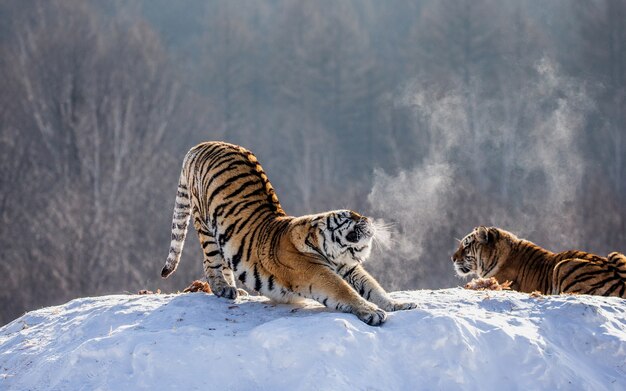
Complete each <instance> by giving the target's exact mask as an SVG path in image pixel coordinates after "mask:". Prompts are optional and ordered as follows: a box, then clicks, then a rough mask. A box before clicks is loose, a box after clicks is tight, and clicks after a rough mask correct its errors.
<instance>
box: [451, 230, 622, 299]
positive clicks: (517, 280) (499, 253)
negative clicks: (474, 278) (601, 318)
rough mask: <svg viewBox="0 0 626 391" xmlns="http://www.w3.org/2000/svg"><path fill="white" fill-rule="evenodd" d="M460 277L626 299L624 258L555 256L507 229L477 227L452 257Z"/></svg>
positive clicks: (567, 253) (573, 253)
mask: <svg viewBox="0 0 626 391" xmlns="http://www.w3.org/2000/svg"><path fill="white" fill-rule="evenodd" d="M452 261H453V262H454V268H455V270H456V272H457V274H458V275H460V276H468V275H471V274H476V275H478V276H479V277H482V278H489V277H495V278H496V279H497V280H498V281H500V282H504V281H511V289H515V290H518V291H522V292H529V293H530V292H534V291H539V292H541V293H543V294H560V293H580V294H589V295H600V296H619V297H622V298H626V256H624V254H620V253H617V252H613V253H611V254H609V256H608V257H607V258H604V257H600V256H597V255H594V254H589V253H586V252H583V251H565V252H561V253H553V252H550V251H548V250H545V249H543V248H541V247H539V246H537V245H535V244H534V243H531V242H529V241H527V240H524V239H518V238H517V237H516V236H515V235H513V234H512V233H510V232H507V231H505V230H502V229H499V228H494V227H490V228H487V227H477V228H475V229H474V230H473V231H472V232H471V233H470V234H469V235H467V236H466V237H465V238H463V240H461V242H460V244H459V248H458V250H457V251H456V252H455V253H454V255H453V256H452Z"/></svg>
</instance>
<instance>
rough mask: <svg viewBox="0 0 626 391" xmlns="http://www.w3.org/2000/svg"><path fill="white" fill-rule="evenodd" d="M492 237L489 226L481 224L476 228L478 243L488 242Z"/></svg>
mask: <svg viewBox="0 0 626 391" xmlns="http://www.w3.org/2000/svg"><path fill="white" fill-rule="evenodd" d="M492 238H493V237H491V236H490V235H489V229H488V228H487V227H483V226H480V227H478V228H476V240H478V243H482V244H487V243H489V240H490V239H492Z"/></svg>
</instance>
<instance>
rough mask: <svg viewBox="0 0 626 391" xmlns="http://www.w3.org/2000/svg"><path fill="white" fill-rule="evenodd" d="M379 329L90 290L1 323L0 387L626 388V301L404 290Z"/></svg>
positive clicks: (293, 311) (226, 304)
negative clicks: (400, 303) (403, 307)
mask: <svg viewBox="0 0 626 391" xmlns="http://www.w3.org/2000/svg"><path fill="white" fill-rule="evenodd" d="M392 296H394V297H395V298H398V299H405V300H414V301H416V302H418V303H419V305H420V308H418V309H415V310H411V311H401V312H395V313H390V314H389V318H388V320H387V322H386V323H385V324H384V325H383V326H382V327H370V326H367V325H366V324H365V323H363V322H361V321H359V320H358V319H357V318H356V317H355V316H354V315H350V314H343V313H336V312H331V311H329V310H327V309H325V308H323V307H321V306H320V305H318V304H316V303H314V302H307V303H305V304H303V305H297V306H296V305H275V304H272V303H270V302H269V301H267V299H265V298H263V297H248V298H240V299H238V300H237V301H235V302H232V301H228V300H225V299H219V298H217V297H215V296H213V295H208V294H205V293H191V294H178V295H144V296H134V295H125V296H122V295H119V296H105V297H94V298H83V299H77V300H73V301H70V302H69V303H67V304H65V305H61V306H57V307H49V308H44V309H41V310H37V311H33V312H30V313H28V314H26V315H24V316H22V317H20V318H18V319H16V320H15V321H13V322H11V323H9V324H8V325H6V326H4V327H2V328H0V390H144V389H145V390H455V389H463V390H478V389H480V390H494V389H502V388H504V389H511V390H516V389H520V390H522V389H524V390H526V389H532V390H534V389H565V390H567V389H577V390H578V389H588V390H603V389H609V390H625V389H626V300H622V299H617V298H603V297H591V296H553V297H539V298H534V297H530V296H529V295H527V294H522V293H517V292H493V291H490V292H476V291H469V290H464V289H461V288H455V289H444V290H436V291H429V290H423V291H412V292H395V293H393V294H392Z"/></svg>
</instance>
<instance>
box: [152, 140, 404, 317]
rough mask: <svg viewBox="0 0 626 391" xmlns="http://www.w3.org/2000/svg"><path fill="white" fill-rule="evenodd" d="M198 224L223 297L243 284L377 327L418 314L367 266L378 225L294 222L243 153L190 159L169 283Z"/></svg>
mask: <svg viewBox="0 0 626 391" xmlns="http://www.w3.org/2000/svg"><path fill="white" fill-rule="evenodd" d="M191 216H193V222H194V226H195V228H196V232H197V233H198V237H199V239H200V243H201V245H202V249H203V252H204V272H205V275H206V277H207V280H208V282H209V284H210V286H211V290H212V291H213V292H214V293H215V294H216V295H217V296H221V297H225V298H229V299H234V298H236V297H237V295H238V292H237V288H236V284H235V281H239V282H241V283H242V284H243V285H245V286H247V287H249V288H251V289H253V290H255V291H257V292H259V293H260V294H263V295H265V296H267V297H269V298H271V299H273V300H276V301H279V302H293V301H298V300H301V299H302V298H310V299H314V300H317V301H319V302H320V303H323V304H324V305H326V306H327V307H329V308H333V309H336V310H339V311H344V312H350V313H353V314H355V315H356V316H357V317H359V319H361V320H362V321H364V322H366V323H368V324H371V325H380V324H382V323H383V322H384V321H385V319H386V313H385V311H395V310H399V309H409V308H415V304H413V303H400V302H396V301H393V300H391V299H390V298H389V296H388V295H387V293H386V292H385V291H384V290H383V288H381V286H380V285H379V284H378V283H377V282H376V280H374V278H373V277H372V276H370V275H369V274H368V273H367V272H366V271H365V269H363V267H362V266H361V263H362V262H363V261H364V260H365V259H366V258H367V257H368V256H369V254H370V250H371V244H372V237H373V234H374V229H373V225H372V223H371V221H370V219H368V218H367V217H363V216H360V215H359V214H357V213H355V212H352V211H349V210H337V211H331V212H326V213H321V214H316V215H309V216H302V217H292V216H287V215H286V213H285V212H284V211H283V209H282V207H281V206H280V203H279V202H278V198H277V197H276V193H275V192H274V189H273V188H272V185H271V184H270V182H269V180H268V178H267V176H266V175H265V173H264V171H263V169H262V168H261V166H260V164H259V163H258V161H257V158H256V157H255V156H254V155H253V154H252V153H251V152H250V151H248V150H246V149H244V148H242V147H240V146H237V145H232V144H227V143H223V142H207V143H203V144H200V145H197V146H196V147H194V148H192V149H191V150H190V151H189V152H188V153H187V155H186V156H185V159H184V162H183V168H182V172H181V175H180V179H179V183H178V192H177V194H176V204H175V208H174V216H173V219H172V242H171V246H170V252H169V255H168V257H167V261H166V262H165V266H164V267H163V270H162V272H161V275H162V276H163V277H167V276H169V275H170V274H171V273H173V272H174V270H176V267H177V266H178V263H179V260H180V255H181V252H182V248H183V242H184V240H185V234H186V232H187V225H188V222H189V220H190V217H191Z"/></svg>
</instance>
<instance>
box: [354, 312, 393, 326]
mask: <svg viewBox="0 0 626 391" xmlns="http://www.w3.org/2000/svg"><path fill="white" fill-rule="evenodd" d="M356 316H357V317H358V318H359V319H361V320H362V321H363V322H365V323H367V324H368V325H370V326H380V325H382V324H383V323H385V321H386V320H387V313H386V312H385V311H383V310H381V309H380V308H375V309H367V310H363V311H359V312H358V313H357V314H356Z"/></svg>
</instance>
